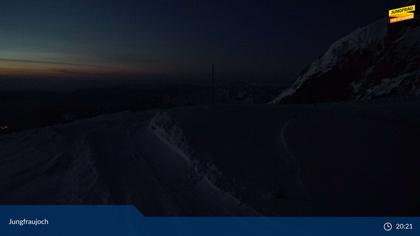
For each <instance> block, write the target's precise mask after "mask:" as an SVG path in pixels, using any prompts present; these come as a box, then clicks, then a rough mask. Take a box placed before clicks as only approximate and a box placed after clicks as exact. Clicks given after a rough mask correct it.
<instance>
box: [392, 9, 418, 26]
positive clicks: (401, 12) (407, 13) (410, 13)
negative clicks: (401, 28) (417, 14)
mask: <svg viewBox="0 0 420 236" xmlns="http://www.w3.org/2000/svg"><path fill="white" fill-rule="evenodd" d="M415 10H416V5H411V6H406V7H400V8H397V9H392V10H389V12H388V15H389V17H390V18H389V22H390V23H395V22H400V21H405V20H411V19H414V11H415Z"/></svg>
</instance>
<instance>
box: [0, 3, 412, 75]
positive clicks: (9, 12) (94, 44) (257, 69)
mask: <svg viewBox="0 0 420 236" xmlns="http://www.w3.org/2000/svg"><path fill="white" fill-rule="evenodd" d="M391 2H392V3H391ZM395 2H396V1H383V0H382V1H381V0H370V1H361V2H358V1H345V2H342V1H340V2H338V1H306V0H302V1H278V0H277V1H263V0H259V1H247V0H242V1H236V0H232V1H229V0H225V1H217V0H215V1H192V0H189V1H187V0H184V1H174V0H172V1H169V0H168V1H163V0H153V1H130V0H119V1H111V0H101V1H97V0H89V1H88V0H73V1H67V0H60V1H58V0H55V1H53V0H37V1H33V0H28V1H22V0H13V1H12V0H10V1H1V3H0V10H1V14H0V35H1V37H0V70H3V71H9V72H13V70H14V71H24V70H27V71H28V73H40V74H42V73H44V72H48V73H50V74H54V75H57V74H62V75H66V74H72V73H76V74H77V73H81V74H83V73H86V74H89V73H92V74H110V73H123V74H124V73H126V74H135V75H139V77H141V75H143V74H146V75H148V74H158V75H163V76H170V77H185V78H187V77H188V78H190V77H191V78H197V79H200V78H203V77H205V75H206V74H208V70H209V67H210V64H211V63H215V64H216V68H217V71H218V73H219V75H223V76H224V77H226V78H227V77H231V78H233V79H242V78H244V79H246V80H249V79H260V80H272V79H275V80H279V81H290V80H293V79H294V76H295V75H296V74H297V73H298V72H300V71H301V70H302V69H303V68H304V67H305V65H306V64H308V63H310V62H311V61H312V60H313V59H314V58H316V57H317V56H319V55H321V54H322V53H323V52H324V51H325V50H326V49H327V47H328V46H329V45H330V44H331V43H332V42H334V41H335V40H336V39H338V38H340V37H342V36H344V35H345V34H347V33H350V32H351V31H352V30H354V29H356V28H357V27H360V26H364V25H366V24H368V23H370V22H372V21H374V20H376V19H379V18H382V17H386V16H387V10H388V9H389V8H390V7H391V5H393V6H395V5H404V3H403V2H404V1H401V4H396V3H395Z"/></svg>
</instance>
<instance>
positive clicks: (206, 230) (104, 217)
mask: <svg viewBox="0 0 420 236" xmlns="http://www.w3.org/2000/svg"><path fill="white" fill-rule="evenodd" d="M419 227H420V217H144V216H143V215H142V214H141V213H140V212H139V211H138V210H137V209H136V208H135V207H134V206H1V207H0V235H1V236H3V235H5V236H6V235H7V236H9V235H10V236H14V235H19V236H25V235H28V236H29V235H31V236H34V235H42V236H49V235H51V236H67V235H68V236H70V235H71V236H85V235H86V236H88V235H89V236H91V235H101V236H107V235H118V236H134V235H136V236H138V235H156V236H159V235H164V236H169V235H178V236H190V235H191V236H197V235H199V236H207V235H209V236H210V235H217V236H219V235H230V236H232V235H241V236H248V235H252V236H255V235H257V236H279V235H340V236H345V235H352V236H354V235H356V236H360V235H420V230H419Z"/></svg>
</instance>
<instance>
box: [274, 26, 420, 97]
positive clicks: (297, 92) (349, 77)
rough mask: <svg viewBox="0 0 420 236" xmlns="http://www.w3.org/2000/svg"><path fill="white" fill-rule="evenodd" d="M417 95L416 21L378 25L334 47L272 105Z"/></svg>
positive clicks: (419, 53)
mask: <svg viewBox="0 0 420 236" xmlns="http://www.w3.org/2000/svg"><path fill="white" fill-rule="evenodd" d="M419 94H420V27H419V19H418V18H417V19H415V20H412V21H406V22H401V23H396V24H388V22H387V19H382V20H378V21H376V22H374V23H372V24H370V25H368V26H366V27H363V28H360V29H357V30H355V31H354V32H352V33H351V34H349V35H347V36H345V37H343V38H341V39H340V40H338V41H336V42H335V43H334V44H333V45H331V47H330V48H329V49H328V50H327V51H326V52H325V54H324V55H323V56H321V57H320V58H318V59H317V60H315V61H314V62H313V63H312V64H311V65H310V66H309V67H308V68H307V69H306V70H305V71H304V72H303V73H302V74H301V75H300V76H299V77H298V79H297V80H296V82H295V83H294V84H293V85H292V86H291V87H290V88H289V89H287V90H285V91H284V92H283V93H282V94H280V95H279V96H278V97H277V98H276V99H275V100H274V101H273V103H315V102H328V101H340V100H369V99H373V98H378V97H393V96H399V97H400V96H418V95H419Z"/></svg>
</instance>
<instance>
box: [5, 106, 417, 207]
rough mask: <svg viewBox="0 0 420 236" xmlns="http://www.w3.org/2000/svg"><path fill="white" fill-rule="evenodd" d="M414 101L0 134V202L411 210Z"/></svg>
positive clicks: (180, 111) (181, 112) (107, 119)
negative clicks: (390, 186)
mask: <svg viewBox="0 0 420 236" xmlns="http://www.w3.org/2000/svg"><path fill="white" fill-rule="evenodd" d="M418 105H419V103H418V102H413V103H404V104H401V103H398V104H397V103H395V104H393V103H392V102H391V103H389V102H388V103H386V104H362V103H359V104H353V103H348V104H346V103H341V104H323V105H287V106H286V105H284V106H278V105H263V106H238V105H232V106H215V107H206V106H201V107H188V108H187V107H185V108H176V109H171V110H167V111H165V112H161V111H150V112H139V113H133V112H123V113H116V114H110V115H103V116H98V117H95V118H92V119H86V120H79V121H75V122H72V123H68V124H62V125H56V126H51V127H47V128H41V129H34V130H28V131H24V132H19V133H12V134H7V135H2V136H0V163H1V165H0V173H1V175H0V178H1V180H0V196H1V197H0V202H1V203H3V204H5V203H27V204H28V203H31V204H33V203H44V204H52V203H60V204H65V203H72V204H75V203H77V204H80V203H83V204H88V203H95V204H98V203H100V204H127V203H130V204H134V205H136V206H137V207H138V208H139V209H140V210H141V211H142V212H143V213H144V214H146V215H259V214H264V215H306V214H314V213H315V214H327V215H328V214H376V215H378V214H382V213H384V212H388V213H389V212H391V213H395V214H398V213H400V212H402V211H404V212H407V211H408V212H410V209H411V211H414V210H415V209H416V208H415V207H414V208H413V205H415V204H417V200H418V197H419V192H418V190H417V189H416V188H407V187H406V186H415V185H416V183H417V182H418V180H419V173H418V168H419V164H420V163H419V161H418V160H417V158H413V156H412V154H413V153H416V151H417V146H418V145H417V140H418V134H419V133H420V132H419V131H420V130H419V128H418V127H419V126H418V120H419V119H418V118H419V117H420V112H419V111H418V109H417V107H418ZM399 183H404V184H399ZM389 185H392V186H394V187H393V188H392V189H389V188H388V187H387V186H389ZM413 209H414V210H413Z"/></svg>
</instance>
